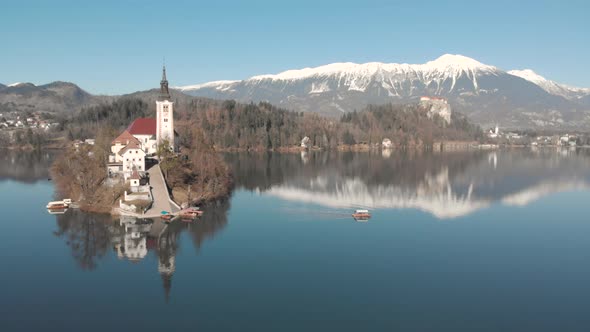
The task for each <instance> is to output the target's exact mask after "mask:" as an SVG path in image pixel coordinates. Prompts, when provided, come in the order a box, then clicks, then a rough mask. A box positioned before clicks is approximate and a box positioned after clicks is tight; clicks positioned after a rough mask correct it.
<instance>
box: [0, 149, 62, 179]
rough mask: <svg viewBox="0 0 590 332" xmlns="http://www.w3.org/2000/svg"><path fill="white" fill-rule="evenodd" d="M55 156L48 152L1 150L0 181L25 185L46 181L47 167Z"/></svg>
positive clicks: (47, 175) (53, 153) (47, 176)
mask: <svg viewBox="0 0 590 332" xmlns="http://www.w3.org/2000/svg"><path fill="white" fill-rule="evenodd" d="M55 155H56V153H55V152H48V151H41V152H39V151H11V150H2V151H1V152H0V181H2V180H16V181H20V182H25V183H33V182H36V181H39V180H45V181H47V178H49V167H50V166H51V163H52V162H53V159H54V158H55Z"/></svg>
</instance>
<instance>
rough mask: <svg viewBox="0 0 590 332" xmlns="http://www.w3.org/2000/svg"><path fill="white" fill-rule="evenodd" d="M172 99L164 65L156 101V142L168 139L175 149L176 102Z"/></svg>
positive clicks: (171, 146) (159, 142)
mask: <svg viewBox="0 0 590 332" xmlns="http://www.w3.org/2000/svg"><path fill="white" fill-rule="evenodd" d="M170 99H171V98H170V91H169V90H168V80H167V79H166V66H164V67H163V68H162V80H161V81H160V96H159V97H158V100H157V101H156V142H157V144H158V145H160V144H161V143H162V142H164V141H168V143H169V145H170V148H171V149H174V116H173V114H174V103H173V102H172V101H171V100H170Z"/></svg>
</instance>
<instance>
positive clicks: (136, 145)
mask: <svg viewBox="0 0 590 332" xmlns="http://www.w3.org/2000/svg"><path fill="white" fill-rule="evenodd" d="M131 149H137V150H140V151H141V152H142V153H143V150H142V149H141V143H139V141H137V140H135V141H131V142H129V144H127V145H125V147H124V148H122V149H121V150H120V151H119V155H120V156H123V155H124V154H125V152H127V151H129V150H131Z"/></svg>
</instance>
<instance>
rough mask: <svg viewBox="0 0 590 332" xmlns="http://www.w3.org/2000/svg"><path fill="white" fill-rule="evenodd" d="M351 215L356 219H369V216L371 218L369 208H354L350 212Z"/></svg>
mask: <svg viewBox="0 0 590 332" xmlns="http://www.w3.org/2000/svg"><path fill="white" fill-rule="evenodd" d="M352 217H353V218H354V219H355V220H356V221H367V220H369V218H371V213H370V212H369V210H356V211H355V212H354V213H353V214H352Z"/></svg>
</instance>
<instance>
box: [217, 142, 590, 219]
mask: <svg viewBox="0 0 590 332" xmlns="http://www.w3.org/2000/svg"><path fill="white" fill-rule="evenodd" d="M241 158H245V159H243V160H242V159H241ZM246 158H248V156H246V157H244V156H242V157H240V156H235V155H234V156H230V157H229V158H226V159H227V160H228V162H229V163H230V164H232V165H234V169H236V168H235V167H236V166H239V167H243V166H244V164H246V161H245V160H246ZM298 158H299V160H298ZM589 161H590V155H589V154H588V152H587V151H586V150H578V151H573V152H571V151H567V150H564V151H562V152H559V153H558V152H556V151H555V150H539V151H530V150H520V151H493V152H475V153H474V152H469V153H467V152H466V153H448V154H400V153H398V152H394V153H393V155H391V156H388V157H387V158H384V157H381V156H378V155H370V154H367V153H320V154H311V156H306V158H305V160H301V159H300V156H299V155H271V156H270V157H269V158H264V157H253V158H252V162H251V163H250V164H249V165H246V167H245V168H246V169H247V172H245V174H244V173H242V172H241V171H240V170H239V169H237V171H235V172H234V174H235V175H236V184H237V186H238V187H243V188H246V189H250V190H258V191H261V192H263V193H264V194H269V195H275V196H278V197H281V198H283V199H287V200H295V201H303V202H309V203H315V204H320V205H325V206H329V207H335V208H353V207H371V208H414V209H419V210H423V211H426V212H429V213H431V214H433V215H434V216H436V217H438V218H453V217H459V216H464V215H467V214H469V213H472V212H474V211H477V210H479V209H482V208H484V207H486V206H489V205H490V204H492V203H494V202H503V203H504V204H511V205H519V204H520V205H523V204H528V203H530V202H532V201H534V200H536V199H538V198H540V197H542V196H544V195H548V194H551V193H555V192H559V191H568V190H579V189H587V188H589V187H590V169H589V168H588V166H587V165H588V162H589ZM261 178H262V179H261ZM253 184H259V186H255V185H253Z"/></svg>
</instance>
